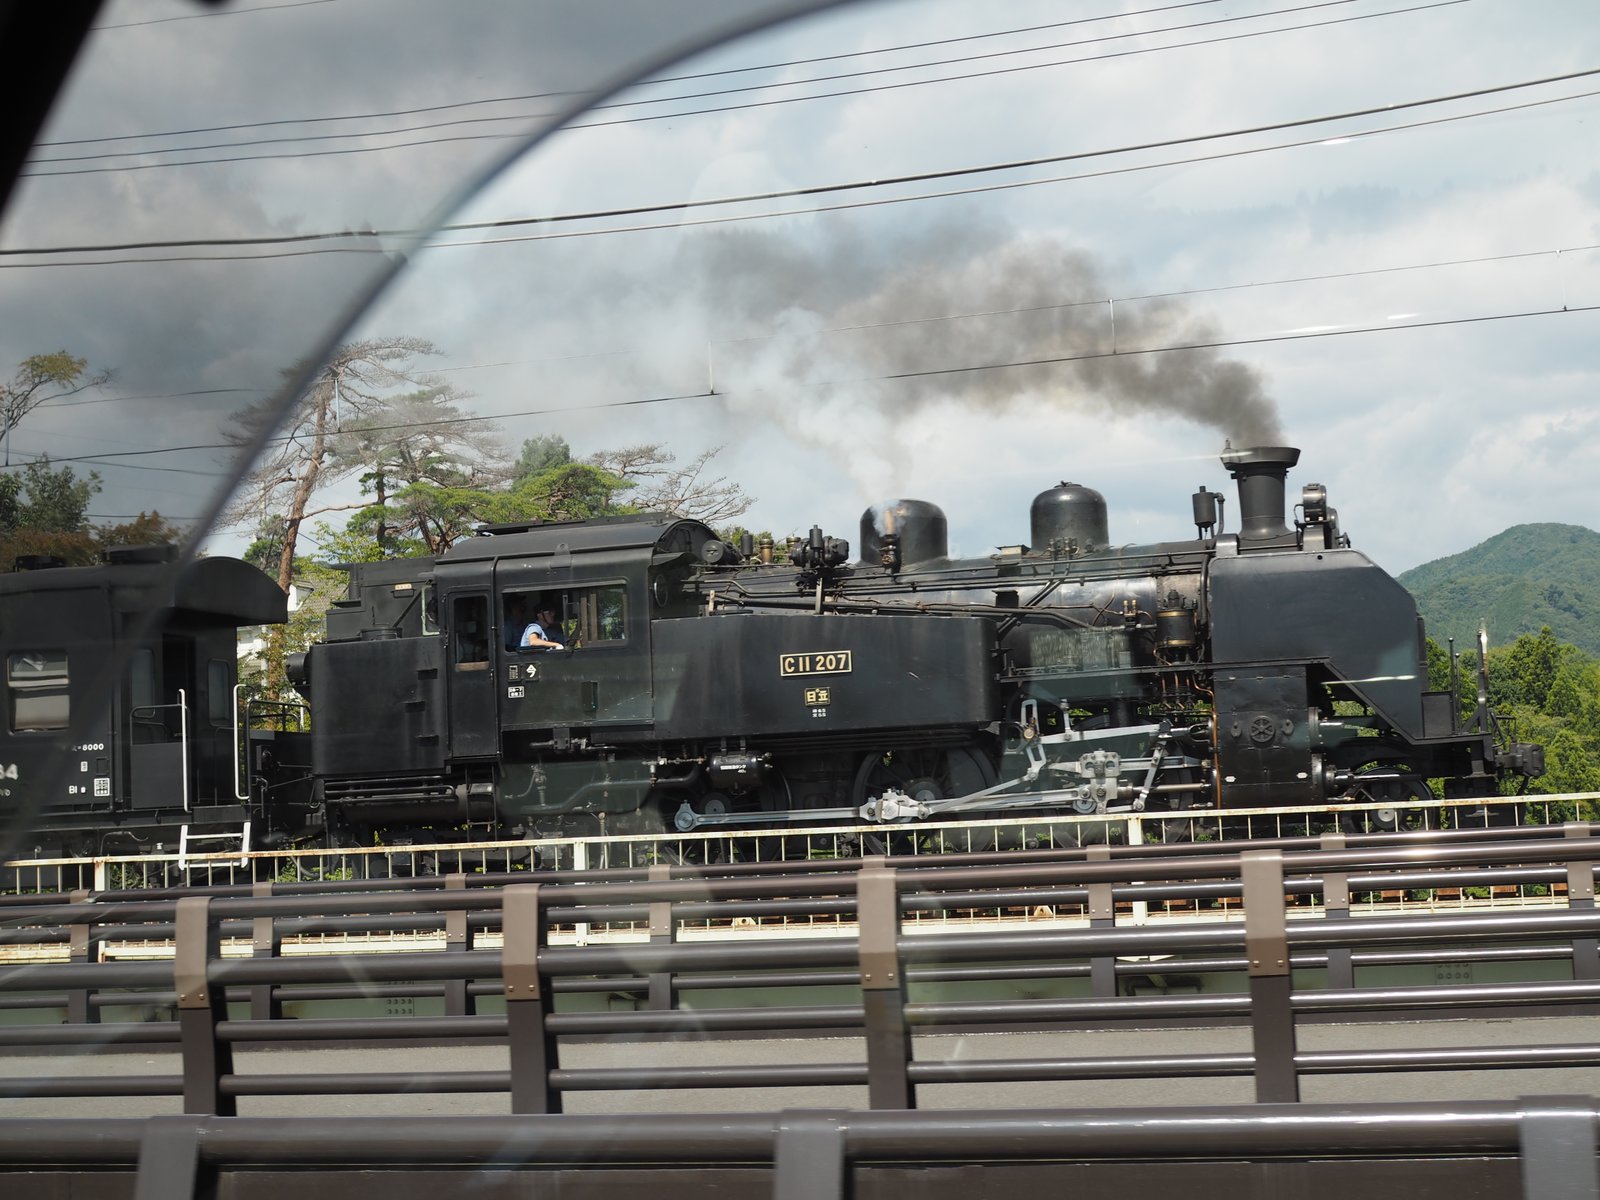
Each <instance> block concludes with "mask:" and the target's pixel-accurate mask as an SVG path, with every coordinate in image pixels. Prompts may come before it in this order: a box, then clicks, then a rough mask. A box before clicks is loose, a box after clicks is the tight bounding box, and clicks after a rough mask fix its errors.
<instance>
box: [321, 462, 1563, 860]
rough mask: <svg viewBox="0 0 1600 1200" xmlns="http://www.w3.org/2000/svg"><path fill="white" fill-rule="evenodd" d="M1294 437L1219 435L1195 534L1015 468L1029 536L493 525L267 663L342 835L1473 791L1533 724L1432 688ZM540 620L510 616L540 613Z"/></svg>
mask: <svg viewBox="0 0 1600 1200" xmlns="http://www.w3.org/2000/svg"><path fill="white" fill-rule="evenodd" d="M1298 458H1299V451H1298V450H1294V449H1290V448H1283V447H1261V448H1256V449H1251V450H1241V451H1232V450H1230V451H1228V452H1226V453H1225V454H1224V457H1223V463H1224V465H1225V466H1226V467H1227V469H1228V470H1229V472H1230V473H1231V474H1232V475H1233V476H1234V478H1235V479H1236V481H1237V483H1238V489H1239V509H1240V513H1239V516H1240V520H1239V528H1238V530H1237V532H1232V533H1230V532H1225V531H1224V527H1223V524H1222V523H1221V522H1220V521H1219V519H1218V515H1219V512H1221V511H1222V504H1223V498H1222V497H1221V496H1220V495H1219V494H1217V493H1214V492H1208V491H1205V490H1203V489H1202V490H1201V491H1199V492H1197V493H1196V494H1195V496H1194V522H1195V526H1196V536H1195V537H1194V538H1192V539H1187V540H1182V541H1174V542H1165V543H1159V544H1156V545H1149V546H1123V547H1113V546H1111V544H1110V538H1109V535H1108V528H1107V519H1106V506H1105V502H1104V499H1103V498H1102V497H1101V496H1100V495H1099V493H1097V492H1095V491H1093V490H1091V489H1089V488H1086V487H1080V486H1078V485H1075V484H1068V483H1063V484H1061V485H1060V486H1059V487H1057V488H1053V489H1051V490H1050V491H1047V492H1045V493H1043V494H1042V495H1040V496H1039V497H1038V498H1037V499H1036V500H1035V501H1034V504H1033V509H1032V514H1031V517H1032V519H1031V526H1032V532H1031V538H1030V545H1027V546H1013V547H1006V548H1002V549H1001V550H1000V551H998V552H997V553H995V554H993V555H991V556H989V557H986V558H979V559H952V558H950V557H949V556H948V554H947V531H946V522H945V517H944V515H943V514H942V513H941V512H940V511H939V510H938V509H937V508H935V507H934V506H933V505H931V504H927V503H923V502H920V501H912V500H905V501H896V502H894V503H891V504H888V505H885V506H882V507H879V508H875V509H872V510H869V511H868V512H867V513H866V514H865V515H864V516H863V517H862V522H861V553H860V556H859V557H858V558H857V559H855V560H854V561H852V559H851V554H850V547H849V544H848V543H847V542H845V541H842V540H839V539H836V538H833V537H828V536H826V535H824V533H823V532H822V531H821V530H820V529H818V528H813V529H812V530H811V534H810V536H809V537H808V538H806V539H803V540H800V541H798V542H796V543H793V544H790V545H786V546H784V547H782V548H779V547H776V546H773V545H771V544H770V543H767V542H763V543H761V544H759V545H757V544H755V543H754V542H753V541H752V540H751V539H749V538H748V537H747V538H745V539H744V544H743V545H740V546H734V545H731V544H729V543H727V542H724V541H722V540H720V539H719V538H718V536H717V534H716V533H715V532H713V531H712V530H711V529H710V528H708V527H707V526H705V525H703V524H701V523H699V522H695V521H689V520H682V519H678V518H676V517H672V516H667V515H640V516H628V517H617V518H610V519H604V520H593V521H583V522H575V523H566V524H535V525H519V526H503V527H496V528H488V529H484V530H482V531H480V536H476V537H473V538H470V539H468V540H467V541H465V542H462V543H459V544H457V545H456V546H455V547H453V548H452V549H451V550H450V551H448V552H447V553H445V554H443V555H441V556H439V557H438V558H436V559H413V560H405V561H390V562H382V563H375V564H368V565H358V566H354V567H351V568H350V576H351V577H350V586H349V592H348V598H347V599H345V600H343V601H341V602H339V603H338V604H337V605H336V606H335V608H334V610H333V611H332V612H331V613H330V614H329V617H328V623H327V640H326V641H325V642H322V643H320V644H317V645H315V646H313V647H312V648H311V650H310V651H309V652H308V653H307V654H306V655H304V656H303V657H302V658H301V659H300V660H299V661H296V662H293V663H291V676H292V678H293V679H294V680H295V683H296V687H297V688H298V689H299V690H300V691H301V692H302V694H303V695H304V696H306V698H307V699H308V700H309V702H310V707H311V711H312V714H313V723H312V734H311V739H312V749H311V768H312V775H313V776H314V778H315V781H316V783H315V786H316V790H317V794H316V796H315V797H314V803H313V805H312V808H313V810H314V813H315V816H316V819H317V820H320V821H323V822H325V830H326V831H327V832H328V833H329V834H331V835H334V836H338V837H352V838H361V837H363V836H368V835H374V834H377V833H379V832H380V831H385V830H388V831H396V830H408V829H418V828H430V827H431V828H435V829H438V828H443V827H450V826H469V825H475V826H481V827H492V829H493V831H494V832H496V833H499V834H502V835H505V834H510V835H517V834H535V835H541V836H549V835H561V834H569V835H576V834H595V833H600V832H611V833H626V832H653V831H659V830H660V829H662V828H664V827H665V828H674V827H675V828H677V829H679V830H685V831H687V830H694V829H701V828H707V827H716V826H763V825H772V824H793V823H795V822H798V821H807V820H811V819H816V820H829V821H832V820H862V821H869V822H894V821H907V822H914V821H916V820H919V819H928V818H936V817H937V818H953V817H958V816H961V815H967V814H972V815H977V814H984V815H993V814H1012V815H1026V814H1029V813H1060V812H1076V813H1108V812H1110V813H1114V812H1120V811H1142V810H1154V809H1182V808H1190V807H1222V808H1229V807H1248V806H1266V805H1290V804H1304V805H1317V804H1322V803H1324V802H1329V801H1335V800H1339V799H1348V800H1379V801H1382V800H1394V801H1400V800H1404V799H1406V798H1409V797H1426V796H1427V795H1428V794H1429V793H1428V790H1427V786H1426V783H1425V781H1426V780H1428V779H1434V778H1442V779H1444V780H1446V786H1447V788H1448V789H1449V790H1450V792H1451V793H1452V794H1458V795H1482V794H1489V793H1492V792H1494V791H1495V790H1496V786H1497V784H1498V782H1499V781H1500V780H1501V779H1502V778H1503V777H1505V776H1508V775H1522V776H1525V777H1526V776H1535V775H1538V774H1540V773H1541V772H1542V757H1543V754H1542V750H1541V749H1540V748H1539V747H1538V746H1535V745H1529V744H1518V743H1509V742H1506V741H1505V740H1504V739H1502V738H1501V737H1499V736H1498V732H1497V727H1496V726H1495V723H1494V721H1493V719H1492V717H1490V716H1489V714H1487V713H1482V712H1480V714H1479V718H1478V720H1476V721H1469V722H1465V723H1463V722H1462V721H1461V720H1460V719H1459V717H1458V710H1457V705H1456V702H1455V699H1454V697H1453V695H1452V693H1450V692H1447V691H1434V690H1429V687H1428V682H1427V675H1426V663H1425V652H1424V638H1423V630H1422V623H1421V621H1420V619H1419V618H1418V615H1417V610H1416V605H1415V604H1414V603H1413V601H1412V599H1411V597H1410V595H1408V594H1407V592H1406V591H1405V589H1403V588H1402V587H1401V586H1400V585H1399V584H1398V583H1396V582H1395V581H1394V580H1393V579H1392V578H1391V577H1390V576H1388V575H1387V574H1385V573H1384V572H1383V571H1382V570H1380V569H1379V568H1378V567H1376V566H1374V565H1373V564H1372V563H1371V562H1370V561H1369V560H1368V559H1367V558H1366V557H1365V556H1364V555H1362V554H1361V553H1359V552H1358V551H1356V550H1353V549H1351V548H1350V546H1349V541H1348V539H1347V538H1346V537H1345V536H1344V535H1343V534H1342V533H1341V532H1340V530H1339V525H1338V518H1337V514H1336V512H1335V511H1334V510H1333V509H1332V508H1330V507H1329V506H1328V503H1327V497H1326V494H1325V492H1324V491H1323V489H1322V488H1321V487H1320V486H1318V485H1315V484H1313V485H1309V486H1307V487H1306V488H1305V489H1304V491H1303V494H1302V498H1301V501H1300V503H1299V504H1298V505H1297V506H1296V519H1295V520H1294V523H1293V527H1292V528H1291V527H1290V525H1289V524H1287V523H1286V520H1285V515H1286V514H1285V478H1286V475H1287V472H1288V470H1289V469H1290V468H1291V467H1292V466H1294V464H1295V463H1296V462H1297V460H1298ZM547 611H553V612H554V613H555V614H556V619H555V620H554V621H551V620H550V618H549V617H548V616H547V617H545V618H544V621H545V624H546V625H549V626H550V627H549V628H548V629H546V628H545V627H544V626H543V625H541V626H540V627H539V629H540V632H541V633H543V634H545V635H546V636H545V637H544V638H543V639H542V640H545V641H556V642H559V643H561V644H560V646H558V647H556V648H550V647H541V648H538V649H524V648H522V647H521V645H520V643H521V641H522V640H523V633H524V630H525V629H526V628H528V627H529V626H530V625H532V624H533V623H534V622H535V619H536V618H535V614H538V613H541V612H547Z"/></svg>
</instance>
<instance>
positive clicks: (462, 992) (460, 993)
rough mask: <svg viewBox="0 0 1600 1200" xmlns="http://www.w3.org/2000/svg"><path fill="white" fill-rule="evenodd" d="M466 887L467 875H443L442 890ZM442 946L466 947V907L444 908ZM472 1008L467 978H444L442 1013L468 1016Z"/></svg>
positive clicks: (463, 888) (451, 890) (447, 890)
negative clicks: (468, 995) (468, 994)
mask: <svg viewBox="0 0 1600 1200" xmlns="http://www.w3.org/2000/svg"><path fill="white" fill-rule="evenodd" d="M466 888H467V877H466V876H465V875H463V874H461V873H460V872H459V871H458V872H456V873H455V874H452V875H446V876H445V877H444V890H445V891H446V892H462V891H465V890H466ZM444 948H445V949H446V950H466V949H468V938H467V910H466V909H464V908H460V909H457V908H451V909H446V910H445V914H444ZM472 1009H473V1004H472V1002H471V1000H469V999H468V998H467V980H466V979H465V978H464V977H462V978H457V979H447V980H445V983H444V1015H445V1016H447V1017H465V1016H470V1015H471V1014H472Z"/></svg>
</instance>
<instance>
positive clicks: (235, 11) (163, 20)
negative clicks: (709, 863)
mask: <svg viewBox="0 0 1600 1200" xmlns="http://www.w3.org/2000/svg"><path fill="white" fill-rule="evenodd" d="M333 2H334V0H291V2H290V3H288V4H258V5H256V6H255V7H254V8H218V9H213V10H212V11H210V12H202V13H187V14H185V15H183V16H179V17H157V18H155V19H154V20H150V21H124V22H122V23H121V24H120V25H91V26H90V27H89V28H90V30H91V32H94V33H104V32H105V31H107V30H110V29H134V28H137V27H138V26H140V25H169V24H171V23H172V22H173V21H199V20H204V19H205V18H207V17H239V16H243V15H244V14H246V13H258V12H276V11H278V10H279V9H281V8H310V7H311V6H312V5H313V4H332V3H333Z"/></svg>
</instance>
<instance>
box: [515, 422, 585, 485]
mask: <svg viewBox="0 0 1600 1200" xmlns="http://www.w3.org/2000/svg"><path fill="white" fill-rule="evenodd" d="M571 461H572V447H570V446H568V445H567V439H566V438H564V437H562V436H561V435H560V434H557V433H541V434H540V435H539V436H538V437H531V438H528V439H527V440H526V441H525V442H523V443H522V453H521V454H519V455H518V456H517V461H516V462H515V463H514V464H513V465H512V468H511V478H512V481H513V482H515V481H518V480H522V479H527V478H528V477H529V476H532V475H539V474H542V473H543V472H545V471H549V470H552V469H553V468H555V467H564V466H566V465H567V464H568V463H569V462H571Z"/></svg>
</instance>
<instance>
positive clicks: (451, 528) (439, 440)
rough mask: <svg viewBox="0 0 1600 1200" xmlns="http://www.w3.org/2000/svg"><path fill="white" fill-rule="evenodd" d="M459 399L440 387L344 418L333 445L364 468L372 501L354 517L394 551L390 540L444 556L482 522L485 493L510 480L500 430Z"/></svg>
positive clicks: (338, 455)
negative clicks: (469, 410)
mask: <svg viewBox="0 0 1600 1200" xmlns="http://www.w3.org/2000/svg"><path fill="white" fill-rule="evenodd" d="M461 399H462V397H461V395H460V394H459V393H457V392H456V391H455V390H454V389H453V388H450V387H447V386H443V385H438V386H434V387H428V388H423V389H421V390H418V391H415V392H409V393H406V394H404V395H401V396H396V397H392V398H389V399H386V400H384V401H383V402H381V403H380V404H378V405H375V406H373V407H372V408H371V409H369V410H368V411H367V412H365V413H362V414H361V415H359V416H357V417H356V418H354V419H352V420H349V421H346V422H345V423H344V425H343V427H342V429H341V431H340V434H339V437H338V440H337V443H336V445H335V451H334V458H335V461H336V462H338V463H339V464H340V466H341V467H347V466H351V465H354V466H355V467H356V468H359V469H361V470H362V471H363V474H362V475H361V486H362V490H363V491H364V492H366V493H367V494H369V495H371V496H372V497H373V503H372V504H370V505H368V506H367V507H366V508H363V509H362V510H361V511H360V512H359V513H357V515H356V517H355V518H354V523H355V524H356V526H357V527H358V528H360V529H362V530H364V531H369V532H371V534H372V535H373V537H374V538H375V539H376V541H377V543H378V545H379V546H380V547H384V548H385V549H386V551H387V552H388V553H390V554H394V553H398V552H400V551H399V550H398V548H397V547H394V548H391V543H392V542H397V541H403V540H407V539H409V540H410V541H413V542H420V543H421V545H422V547H423V549H424V551H425V552H426V553H429V554H442V553H443V552H444V551H445V550H447V549H449V547H450V545H451V543H452V542H454V541H455V540H456V539H457V538H459V537H461V536H463V535H465V534H466V533H467V532H468V531H469V530H470V529H471V528H472V526H473V525H474V524H476V523H477V521H478V520H479V517H478V515H477V513H478V509H479V508H480V507H481V505H482V501H483V494H484V493H485V492H486V491H488V490H489V489H491V488H494V487H496V486H498V485H499V484H501V483H503V482H504V481H505V479H506V476H507V467H506V462H505V451H504V448H503V446H502V445H501V443H500V440H499V438H498V436H497V433H498V427H497V426H496V425H494V424H492V423H489V422H485V421H484V420H483V419H482V418H480V417H476V416H471V415H469V414H467V413H465V412H464V411H463V410H462V408H461V406H460V401H461Z"/></svg>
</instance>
